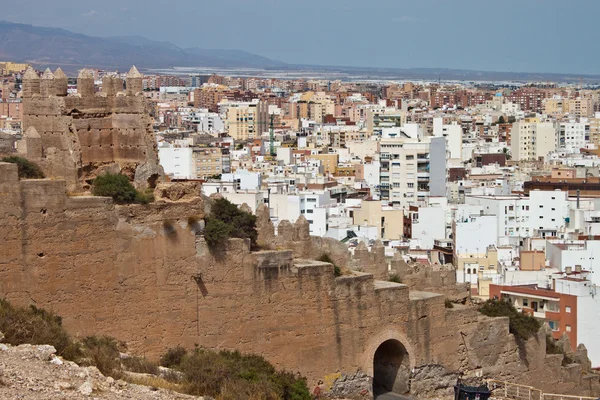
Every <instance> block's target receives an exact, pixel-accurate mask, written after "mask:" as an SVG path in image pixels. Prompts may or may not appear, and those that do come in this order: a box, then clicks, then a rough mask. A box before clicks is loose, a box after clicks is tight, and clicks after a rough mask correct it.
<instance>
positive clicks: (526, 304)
mask: <svg viewBox="0 0 600 400" xmlns="http://www.w3.org/2000/svg"><path fill="white" fill-rule="evenodd" d="M523 307H529V299H523Z"/></svg>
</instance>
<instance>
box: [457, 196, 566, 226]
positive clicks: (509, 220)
mask: <svg viewBox="0 0 600 400" xmlns="http://www.w3.org/2000/svg"><path fill="white" fill-rule="evenodd" d="M465 203H466V204H468V205H473V206H481V207H482V210H483V212H484V213H485V214H490V215H495V216H496V217H497V219H498V221H497V224H496V226H497V229H498V230H497V235H498V237H499V238H500V237H504V236H510V237H515V236H516V237H535V236H539V237H546V236H548V237H550V236H556V235H557V234H558V232H559V231H563V230H564V228H565V225H566V218H568V216H569V201H568V194H567V192H562V191H560V190H556V191H540V190H534V191H531V192H530V193H529V197H522V196H465Z"/></svg>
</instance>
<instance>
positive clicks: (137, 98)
mask: <svg viewBox="0 0 600 400" xmlns="http://www.w3.org/2000/svg"><path fill="white" fill-rule="evenodd" d="M28 72H29V71H28ZM48 72H49V71H48ZM28 76H29V78H28V79H24V81H23V85H24V96H23V131H24V132H29V134H28V135H27V134H26V135H25V138H24V140H23V141H22V142H23V143H21V145H20V146H19V148H20V149H21V152H22V153H24V154H25V155H26V156H27V157H28V158H30V159H32V160H33V161H36V162H38V163H39V164H40V166H41V167H42V169H43V170H44V172H45V173H46V175H47V176H49V177H54V178H62V179H65V180H66V181H67V186H68V189H69V190H70V191H79V190H82V189H84V190H85V189H87V188H89V182H90V181H91V180H92V179H93V178H94V177H95V175H96V172H98V171H97V170H98V169H99V168H106V167H108V168H110V170H111V171H113V172H115V171H116V172H124V173H126V174H127V175H129V176H130V178H131V179H132V180H135V183H136V185H137V186H138V187H140V188H145V187H147V186H148V185H149V183H148V179H149V178H151V177H152V179H153V180H154V179H155V178H156V177H157V176H161V175H163V172H162V169H161V168H160V166H159V165H158V153H157V145H156V141H155V138H154V133H153V129H152V121H151V119H150V117H149V116H148V112H147V111H148V110H147V104H146V100H145V98H144V96H142V95H138V94H137V93H126V92H124V91H122V87H123V81H122V80H121V79H120V78H116V77H115V78H111V79H109V80H107V84H108V83H111V84H112V85H111V86H110V87H109V88H107V90H108V89H110V90H108V92H107V91H105V92H103V93H97V94H96V93H94V87H93V77H92V78H90V77H83V78H82V77H81V74H80V78H79V79H78V86H81V88H79V89H80V93H78V94H77V95H70V96H66V93H65V92H66V90H65V91H63V90H61V89H60V88H55V87H54V86H61V85H63V84H66V81H65V82H63V80H64V79H63V80H61V78H58V80H55V78H54V77H52V78H47V79H42V80H41V82H42V83H44V85H42V89H44V87H45V86H48V87H49V88H50V89H48V88H46V89H44V90H41V89H38V87H37V86H36V83H39V81H38V80H36V77H35V75H34V74H29V75H28ZM109 81H110V82H109ZM113 81H115V82H117V83H118V82H120V86H121V91H120V92H117V89H118V87H119V85H118V84H115V82H113ZM90 82H91V86H90ZM65 87H66V86H65ZM31 128H33V130H31ZM30 138H40V140H41V146H40V148H39V151H36V152H32V151H31V149H29V148H28V147H31V146H28V142H30ZM23 149H27V150H23ZM151 183H152V185H153V182H151Z"/></svg>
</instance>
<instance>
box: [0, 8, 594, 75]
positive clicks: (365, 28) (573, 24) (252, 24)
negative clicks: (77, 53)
mask: <svg viewBox="0 0 600 400" xmlns="http://www.w3.org/2000/svg"><path fill="white" fill-rule="evenodd" d="M503 5H504V7H502V8H501V7H497V5H493V4H488V3H483V2H477V1H473V0H460V1H458V2H447V1H440V0H427V1H421V2H418V3H416V4H415V3H409V2H405V1H399V2H398V1H395V2H392V1H388V0H380V1H375V2H369V3H363V2H358V1H344V2H342V1H337V0H330V1H328V2H327V3H324V4H322V3H319V2H316V1H313V0H309V1H305V2H302V3H292V4H285V3H282V2H275V1H272V0H255V1H243V0H227V1H224V2H219V3H204V2H202V3H198V2H189V1H182V2H180V3H179V6H178V8H173V9H172V10H169V11H168V12H164V10H163V9H161V10H162V11H161V12H158V10H157V8H155V7H151V6H148V3H147V2H142V1H138V0H133V1H120V2H117V1H114V0H108V1H106V2H105V6H103V7H102V8H100V7H97V5H95V4H93V3H89V2H83V3H79V4H77V5H76V6H73V5H72V3H71V2H67V1H65V0H57V1H55V2H53V3H52V4H47V3H46V2H41V1H38V0H28V1H23V2H19V3H15V4H12V5H11V7H10V8H9V9H8V11H7V12H6V14H5V16H4V19H6V20H8V21H11V22H17V23H26V24H32V25H37V26H48V27H57V28H63V29H67V30H71V31H73V32H77V33H83V34H86V35H91V36H102V37H110V36H119V35H140V36H143V37H146V38H148V39H151V40H158V41H169V42H171V43H174V44H176V45H178V46H181V47H201V48H222V49H240V50H244V51H248V52H251V53H254V54H258V55H261V56H265V57H269V58H272V59H275V60H280V61H283V62H286V63H290V64H309V65H338V66H357V67H374V68H452V69H469V70H481V71H507V72H540V73H579V74H597V73H598V69H597V68H596V67H595V66H596V65H597V64H598V61H599V58H600V57H599V56H598V55H597V54H595V52H594V51H593V44H594V43H596V42H597V41H598V39H600V33H599V32H598V31H597V30H595V29H594V21H593V16H594V15H595V11H600V4H597V3H592V2H587V1H583V0H579V1H575V2H574V3H573V6H572V7H570V8H568V9H565V8H564V7H560V3H559V2H557V1H555V0H551V1H546V2H543V3H542V2H540V1H526V2H517V1H513V0H510V1H507V2H504V3H503ZM190 15H196V16H198V17H197V18H194V19H191V18H190ZM161 24H163V25H164V29H163V28H162V25H161ZM157 27H158V29H157ZM373 27H374V28H373ZM567 32H569V33H571V34H567ZM294 33H295V34H294ZM295 36H296V37H297V39H296V38H294V37H295ZM574 37H576V38H577V40H574ZM574 55H576V56H574Z"/></svg>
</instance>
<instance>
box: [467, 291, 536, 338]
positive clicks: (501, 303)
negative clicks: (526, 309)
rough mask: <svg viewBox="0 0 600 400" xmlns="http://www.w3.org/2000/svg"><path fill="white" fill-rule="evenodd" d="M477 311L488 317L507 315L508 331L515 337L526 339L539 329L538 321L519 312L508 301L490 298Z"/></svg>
mask: <svg viewBox="0 0 600 400" xmlns="http://www.w3.org/2000/svg"><path fill="white" fill-rule="evenodd" d="M479 312H480V313H482V314H484V315H487V316H488V317H508V320H509V329H510V333H512V334H513V335H515V337H516V338H517V339H521V340H527V339H529V338H530V337H532V336H533V335H535V334H536V333H537V331H538V330H539V329H540V326H541V325H540V322H539V321H538V320H537V319H535V318H534V317H532V316H531V315H525V314H523V313H521V312H519V311H518V310H517V309H516V308H515V307H514V306H513V305H512V304H511V303H510V302H509V301H505V300H497V299H490V300H488V301H486V302H485V303H483V305H482V306H481V307H480V308H479Z"/></svg>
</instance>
